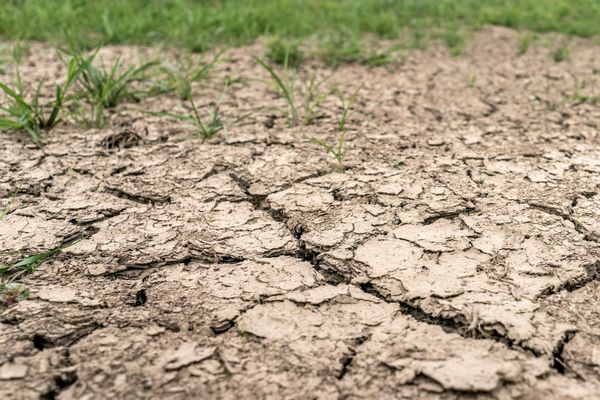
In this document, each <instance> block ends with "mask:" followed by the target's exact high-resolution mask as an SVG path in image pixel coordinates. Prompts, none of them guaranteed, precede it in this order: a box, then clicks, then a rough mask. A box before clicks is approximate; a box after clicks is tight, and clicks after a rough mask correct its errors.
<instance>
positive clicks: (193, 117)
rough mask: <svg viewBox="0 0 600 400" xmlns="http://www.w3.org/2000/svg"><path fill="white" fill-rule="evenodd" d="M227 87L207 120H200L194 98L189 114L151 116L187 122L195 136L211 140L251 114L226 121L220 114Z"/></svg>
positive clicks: (226, 85)
mask: <svg viewBox="0 0 600 400" xmlns="http://www.w3.org/2000/svg"><path fill="white" fill-rule="evenodd" d="M228 87H229V85H228V84H227V83H226V84H225V86H224V88H223V91H222V92H221V96H220V98H219V101H218V102H217V103H215V104H214V105H213V106H212V108H211V110H210V112H209V115H208V118H206V119H205V118H202V116H201V115H200V112H199V110H198V107H196V104H195V103H194V98H193V97H191V98H190V105H191V108H192V113H191V114H189V115H188V114H177V113H169V112H152V113H150V114H152V115H158V116H165V117H170V118H174V119H177V120H180V121H184V122H189V123H191V124H192V125H194V127H195V132H194V133H195V134H196V135H198V136H200V137H201V138H202V139H212V138H213V137H214V136H215V135H216V134H217V133H219V132H221V131H225V132H226V131H227V127H228V126H231V125H234V124H237V123H238V122H241V121H242V120H244V119H245V118H247V117H248V116H249V115H250V114H251V113H247V114H245V115H243V116H241V117H239V118H236V119H234V120H232V121H227V120H226V117H224V116H223V115H222V114H221V103H222V101H223V97H224V95H225V93H227V89H228Z"/></svg>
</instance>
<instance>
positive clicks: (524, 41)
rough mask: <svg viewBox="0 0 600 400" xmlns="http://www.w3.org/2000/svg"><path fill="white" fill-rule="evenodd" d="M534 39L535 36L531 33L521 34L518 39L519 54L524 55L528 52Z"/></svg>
mask: <svg viewBox="0 0 600 400" xmlns="http://www.w3.org/2000/svg"><path fill="white" fill-rule="evenodd" d="M532 40H533V37H532V36H531V34H529V33H526V34H522V35H520V36H519V38H518V39H517V54H518V55H520V56H522V55H523V54H525V53H527V50H529V46H530V45H531V42H532Z"/></svg>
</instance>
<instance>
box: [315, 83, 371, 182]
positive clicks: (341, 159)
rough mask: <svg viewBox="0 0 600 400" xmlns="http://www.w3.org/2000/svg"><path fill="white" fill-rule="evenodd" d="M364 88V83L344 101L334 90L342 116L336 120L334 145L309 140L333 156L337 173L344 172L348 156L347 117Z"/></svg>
mask: <svg viewBox="0 0 600 400" xmlns="http://www.w3.org/2000/svg"><path fill="white" fill-rule="evenodd" d="M363 86H364V82H363V83H361V84H360V86H358V87H357V88H356V90H355V91H354V92H353V93H352V95H351V96H350V97H349V98H348V99H347V100H346V99H345V98H344V96H343V95H342V93H341V92H340V91H339V90H338V89H337V88H336V89H335V92H336V93H337V95H338V98H339V99H340V102H341V103H342V115H341V116H340V119H339V120H338V126H337V129H338V137H337V139H336V141H335V143H334V144H329V143H327V142H325V141H323V140H321V139H318V138H311V141H312V142H313V143H315V144H317V145H318V146H319V147H321V148H322V149H323V150H324V151H325V152H326V153H327V154H330V155H331V156H333V159H334V161H335V169H336V170H337V171H338V172H344V171H345V169H346V167H345V161H346V156H347V154H348V151H349V150H350V146H349V144H348V142H347V141H346V132H347V131H346V122H347V121H348V116H349V115H350V110H351V109H352V106H354V103H355V102H356V100H357V98H358V93H359V92H360V90H361V89H362V88H363Z"/></svg>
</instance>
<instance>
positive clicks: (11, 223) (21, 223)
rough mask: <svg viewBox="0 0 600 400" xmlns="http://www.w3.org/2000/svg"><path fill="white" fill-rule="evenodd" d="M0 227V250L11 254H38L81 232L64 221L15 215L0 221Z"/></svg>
mask: <svg viewBox="0 0 600 400" xmlns="http://www.w3.org/2000/svg"><path fill="white" fill-rule="evenodd" d="M0 227H1V229H0V248H1V249H2V251H11V252H23V251H28V252H34V251H38V252H39V251H47V250H48V249H52V248H57V247H59V246H60V245H61V244H62V243H63V241H64V238H70V237H74V236H76V235H77V234H78V233H79V232H81V230H82V228H80V227H77V226H74V225H71V224H69V223H68V222H66V221H62V220H49V221H47V220H45V219H42V218H38V217H33V216H21V215H18V214H16V213H12V214H9V215H7V216H6V217H5V218H4V219H3V220H2V221H0Z"/></svg>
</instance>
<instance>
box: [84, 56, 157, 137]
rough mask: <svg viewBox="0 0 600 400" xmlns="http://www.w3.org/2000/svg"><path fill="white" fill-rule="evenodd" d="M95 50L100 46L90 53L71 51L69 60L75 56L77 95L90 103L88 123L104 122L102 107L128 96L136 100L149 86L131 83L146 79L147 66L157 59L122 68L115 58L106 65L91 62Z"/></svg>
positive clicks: (119, 61)
mask: <svg viewBox="0 0 600 400" xmlns="http://www.w3.org/2000/svg"><path fill="white" fill-rule="evenodd" d="M98 51H100V48H97V49H96V50H95V51H93V52H92V53H91V54H90V55H83V53H82V52H79V51H77V52H73V54H72V60H75V62H76V64H77V66H78V69H79V71H80V73H79V75H78V76H77V79H76V80H75V82H76V86H77V89H78V96H77V97H78V99H85V100H86V103H87V105H88V106H89V107H90V116H89V117H88V118H87V122H88V124H89V125H92V126H102V125H103V124H104V122H105V115H104V110H105V109H107V108H114V107H116V106H117V105H119V104H120V103H122V102H125V101H128V100H134V101H137V100H138V97H139V96H140V95H141V94H146V93H148V92H149V89H144V90H140V89H136V88H134V85H136V84H140V83H148V81H147V79H146V76H145V73H146V72H147V71H148V69H149V68H151V67H154V66H156V65H158V62H156V61H152V62H147V63H144V64H141V65H138V66H131V67H129V68H125V67H123V65H122V62H121V59H120V58H118V59H117V60H115V62H114V63H113V64H112V66H111V67H110V68H106V67H104V66H95V65H94V64H95V58H96V56H97V54H98ZM84 119H85V118H84Z"/></svg>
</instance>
